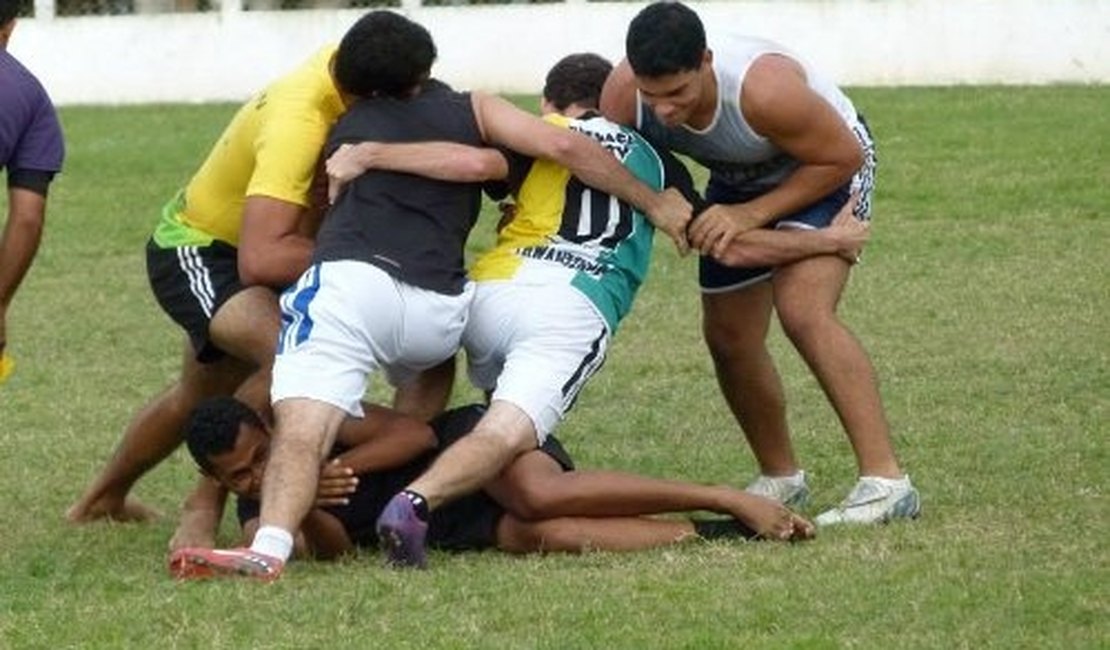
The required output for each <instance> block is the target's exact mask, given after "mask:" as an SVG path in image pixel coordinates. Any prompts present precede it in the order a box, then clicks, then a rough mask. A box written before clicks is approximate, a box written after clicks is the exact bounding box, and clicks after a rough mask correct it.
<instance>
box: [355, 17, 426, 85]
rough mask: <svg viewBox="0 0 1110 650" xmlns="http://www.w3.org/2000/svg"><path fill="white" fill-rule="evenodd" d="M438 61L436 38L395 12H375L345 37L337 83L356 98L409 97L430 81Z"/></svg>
mask: <svg viewBox="0 0 1110 650" xmlns="http://www.w3.org/2000/svg"><path fill="white" fill-rule="evenodd" d="M435 60H436V45H435V43H434V42H433V41H432V35H431V34H429V33H428V30H426V29H424V27H422V26H421V25H420V24H418V23H415V22H413V21H411V20H409V19H408V18H405V17H404V16H402V15H401V14H398V13H394V12H392V11H386V10H377V11H371V12H370V13H368V14H366V15H365V16H363V17H362V18H360V19H359V20H358V22H356V23H355V24H354V25H353V26H352V27H351V29H349V30H347V33H346V34H345V35H344V36H343V40H342V41H340V43H339V51H338V52H336V55H335V81H336V83H338V84H339V87H340V88H341V89H342V90H343V91H344V92H346V93H349V94H351V95H354V96H356V97H373V96H375V95H386V96H391V97H405V96H407V95H408V94H409V93H411V92H412V90H413V88H415V87H416V86H418V85H419V84H420V83H421V82H422V81H423V80H424V79H426V78H427V77H428V75H429V74H430V73H431V70H432V63H434V62H435Z"/></svg>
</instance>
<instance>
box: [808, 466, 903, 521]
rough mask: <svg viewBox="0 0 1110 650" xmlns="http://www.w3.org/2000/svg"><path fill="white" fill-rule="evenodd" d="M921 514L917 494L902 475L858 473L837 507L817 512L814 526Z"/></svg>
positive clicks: (901, 517)
mask: <svg viewBox="0 0 1110 650" xmlns="http://www.w3.org/2000/svg"><path fill="white" fill-rule="evenodd" d="M920 514H921V495H919V494H918V493H917V488H915V487H914V486H913V485H911V484H910V477H909V475H906V476H903V477H902V478H882V477H879V476H861V477H860V479H859V481H858V482H857V483H856V486H855V487H854V488H852V491H851V492H849V493H848V497H847V498H846V499H844V500H843V501H841V502H840V505H838V506H837V507H835V508H833V509H831V510H826V511H825V512H822V513H821V514H819V515H817V518H816V519H814V521H815V522H816V523H817V525H818V526H829V525H832V524H885V523H887V522H888V521H890V520H892V519H916V518H917V517H918V515H920Z"/></svg>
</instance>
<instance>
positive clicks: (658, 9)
mask: <svg viewBox="0 0 1110 650" xmlns="http://www.w3.org/2000/svg"><path fill="white" fill-rule="evenodd" d="M624 49H625V55H626V56H627V57H628V64H629V65H630V66H632V71H633V72H634V73H636V76H639V77H662V76H665V75H669V74H675V73H677V72H686V71H688V70H696V69H697V68H698V67H699V66H700V65H701V61H702V55H703V54H704V53H705V26H704V25H702V22H701V18H698V15H697V14H696V13H694V10H693V9H691V8H689V7H687V6H686V5H684V4H682V3H680V2H656V3H654V4H650V5H648V6H646V7H644V8H643V9H642V10H641V11H640V13H638V14H636V17H635V18H633V19H632V22H631V23H630V24H629V25H628V35H627V36H626V37H625V40H624Z"/></svg>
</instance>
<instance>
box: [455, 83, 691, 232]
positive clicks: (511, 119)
mask: <svg viewBox="0 0 1110 650" xmlns="http://www.w3.org/2000/svg"><path fill="white" fill-rule="evenodd" d="M471 98H472V100H473V102H474V114H475V116H477V118H478V123H479V127H480V128H481V129H482V133H483V137H485V139H486V140H487V141H489V142H494V143H497V144H499V145H502V146H505V147H509V148H510V149H513V150H515V151H519V152H520V153H523V154H525V155H527V156H531V157H533V158H546V159H548V160H554V161H556V162H558V163H559V164H561V165H563V166H564V167H566V168H568V169H570V170H571V172H573V173H574V175H575V176H577V177H578V178H579V180H581V181H582V182H583V183H585V184H586V185H589V186H590V187H595V188H597V189H600V190H602V191H603V192H606V193H608V194H611V195H613V196H615V197H617V198H620V199H623V200H624V201H627V202H628V203H631V204H632V205H634V206H636V207H637V208H639V209H640V210H642V211H643V212H644V213H645V214H646V215H647V216H648V218H649V219H650V220H651V222H652V224H654V225H655V227H656V228H658V229H660V230H662V231H663V232H665V233H667V235H668V236H670V237H671V239H672V240H674V242H675V246H677V247H678V249H679V251H680V252H682V253H685V252H686V251H687V250H688V248H689V247H688V244H687V242H686V224H687V223H688V222H689V221H690V214H691V207H690V203H689V202H688V201H686V199H685V198H683V197H682V195H681V194H679V193H678V192H676V191H674V190H666V191H664V192H660V193H657V192H655V191H654V190H652V189H651V188H650V187H648V186H647V185H644V184H643V183H642V182H640V181H639V180H638V179H637V178H636V177H635V176H633V175H632V174H631V173H630V172H629V171H628V170H627V169H626V168H625V167H624V165H622V164H621V163H620V162H619V161H618V160H617V159H616V158H615V157H614V156H613V155H612V154H610V153H609V152H608V151H606V150H605V148H604V147H602V146H600V145H599V144H598V143H596V142H594V141H593V140H592V139H591V138H590V137H588V136H585V135H582V134H580V133H575V132H574V131H571V130H569V129H561V128H559V127H556V126H554V125H551V124H548V123H546V122H544V121H543V120H541V119H539V118H537V117H536V116H534V115H532V114H530V113H527V112H525V111H523V110H521V109H519V108H517V107H516V106H514V105H512V104H511V103H509V102H508V101H506V100H505V99H502V98H500V97H496V96H494V95H485V94H482V93H471Z"/></svg>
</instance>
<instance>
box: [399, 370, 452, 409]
mask: <svg viewBox="0 0 1110 650" xmlns="http://www.w3.org/2000/svg"><path fill="white" fill-rule="evenodd" d="M454 385H455V357H451V358H449V359H447V360H446V361H444V362H443V363H441V364H439V365H438V366H434V367H432V368H428V369H427V370H425V371H424V372H422V373H420V374H419V375H418V376H417V377H416V379H415V380H414V381H412V382H411V383H408V384H405V385H403V386H398V387H397V391H396V392H395V393H394V394H393V409H394V410H395V411H399V412H401V413H404V414H405V415H409V416H412V417H414V418H417V419H419V420H423V421H424V422H427V421H429V420H431V419H432V418H434V417H435V416H437V415H439V414H440V413H442V412H443V411H444V409H446V408H447V402H448V401H449V400H450V398H451V389H452V388H453V387H454Z"/></svg>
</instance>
